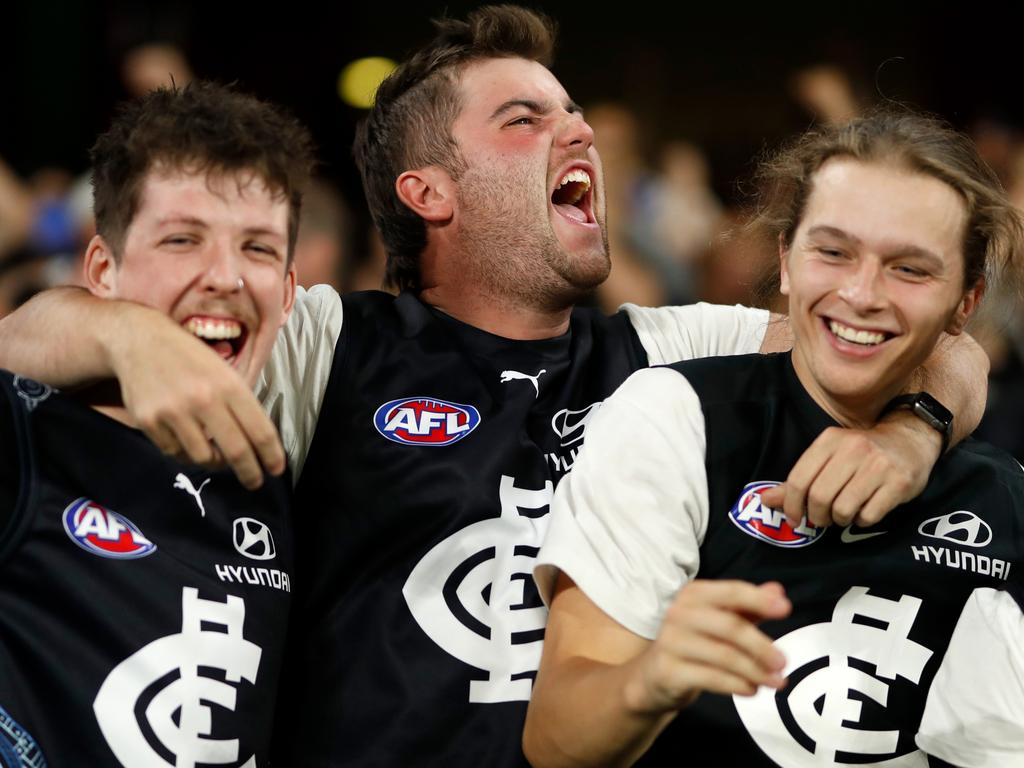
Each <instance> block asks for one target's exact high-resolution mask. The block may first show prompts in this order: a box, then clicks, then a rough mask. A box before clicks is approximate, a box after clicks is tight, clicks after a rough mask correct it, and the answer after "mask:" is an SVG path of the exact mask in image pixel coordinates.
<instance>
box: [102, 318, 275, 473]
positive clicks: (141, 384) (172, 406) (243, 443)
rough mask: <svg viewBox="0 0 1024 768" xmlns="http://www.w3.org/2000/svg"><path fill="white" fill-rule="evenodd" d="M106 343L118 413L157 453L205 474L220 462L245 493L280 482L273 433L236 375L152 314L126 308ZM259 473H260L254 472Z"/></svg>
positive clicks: (171, 324) (169, 322)
mask: <svg viewBox="0 0 1024 768" xmlns="http://www.w3.org/2000/svg"><path fill="white" fill-rule="evenodd" d="M123 323H124V326H123V329H122V330H121V332H119V333H116V334H114V336H115V337H116V338H114V339H112V340H111V341H110V342H109V345H108V348H109V355H110V365H111V367H112V369H113V370H114V372H115V374H116V376H117V378H118V380H119V381H120V384H121V394H122V398H123V400H124V405H125V408H127V410H128V413H129V414H130V415H131V416H132V418H133V419H134V421H135V423H136V424H137V425H138V427H139V429H141V430H142V431H143V432H145V433H146V435H148V436H149V438H150V439H151V440H152V441H153V442H154V443H155V444H156V445H157V447H159V448H160V450H161V451H163V452H164V453H166V454H168V455H170V456H173V457H175V458H177V459H179V460H182V461H189V462H192V463H195V464H201V465H204V466H208V467H215V466H220V465H223V463H224V462H226V463H227V464H228V465H229V466H230V467H231V469H232V470H233V471H234V473H235V474H236V475H237V476H238V480H239V482H241V483H242V485H244V486H245V487H246V488H250V489H252V488H258V487H259V486H260V485H261V484H262V483H263V468H264V467H265V468H266V470H267V471H268V472H270V473H271V474H275V475H277V474H280V473H281V472H283V471H284V468H285V456H284V449H283V448H282V447H281V441H280V438H279V437H278V434H277V430H276V429H275V428H274V425H273V424H272V423H271V421H270V419H269V418H268V417H267V415H266V413H264V411H263V409H262V408H261V407H260V404H259V402H258V401H257V400H256V397H255V396H254V395H253V393H252V389H251V388H250V387H249V385H248V384H247V383H246V382H245V381H244V380H243V379H242V377H241V376H239V375H238V373H237V372H236V371H235V370H234V369H232V368H231V367H229V366H228V365H226V364H225V363H224V361H223V360H222V359H221V358H220V357H219V356H218V355H217V354H216V353H215V352H213V350H211V349H210V348H209V347H207V346H206V345H205V344H203V343H202V342H201V341H199V340H198V339H196V338H195V337H193V336H192V335H191V334H189V333H187V332H185V331H183V330H182V329H181V328H180V327H179V326H178V325H177V324H176V323H174V322H173V321H172V320H170V319H169V318H167V317H166V316H164V315H163V314H161V313H159V312H155V311H153V310H150V309H148V308H145V307H138V306H134V307H131V308H126V309H125V310H124V316H123ZM261 465H262V466H261Z"/></svg>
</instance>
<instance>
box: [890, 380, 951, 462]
mask: <svg viewBox="0 0 1024 768" xmlns="http://www.w3.org/2000/svg"><path fill="white" fill-rule="evenodd" d="M897 408H909V409H910V411H911V412H912V413H913V414H914V415H915V416H917V418H919V419H921V421H923V422H924V423H925V424H927V425H928V426H930V427H931V428H932V429H935V430H937V431H938V433H939V434H940V435H942V453H945V452H946V449H947V448H949V438H950V437H951V436H952V435H953V414H952V413H951V412H950V410H949V408H947V407H946V406H944V405H943V404H942V403H940V402H939V401H938V400H936V399H935V398H934V397H932V396H931V395H929V394H928V393H927V392H913V393H911V394H909V395H899V396H897V397H894V398H893V399H892V400H890V401H889V404H888V405H886V406H885V409H884V410H883V411H882V415H883V416H884V415H885V414H887V413H888V412H889V411H893V410H896V409H897ZM940 455H941V454H940Z"/></svg>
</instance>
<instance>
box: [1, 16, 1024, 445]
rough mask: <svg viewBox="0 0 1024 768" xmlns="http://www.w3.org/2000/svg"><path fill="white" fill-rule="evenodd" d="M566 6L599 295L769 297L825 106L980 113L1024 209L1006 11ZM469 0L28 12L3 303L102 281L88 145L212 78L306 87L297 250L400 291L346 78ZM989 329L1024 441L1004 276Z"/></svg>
mask: <svg viewBox="0 0 1024 768" xmlns="http://www.w3.org/2000/svg"><path fill="white" fill-rule="evenodd" d="M525 4H528V5H530V6H531V7H534V8H538V9H540V10H543V11H545V12H546V13H548V14H549V15H551V16H553V17H554V18H556V19H557V20H558V21H559V23H560V26H561V36H560V46H559V52H558V56H557V59H556V62H555V67H554V70H555V73H556V74H557V75H558V77H559V78H560V79H561V81H562V82H563V84H564V85H565V86H566V88H567V89H568V91H569V93H570V95H572V97H573V98H574V99H575V100H576V101H577V102H579V103H581V104H582V105H583V106H584V109H585V115H586V118H587V120H588V122H590V124H591V125H592V126H593V128H594V130H595V133H596V136H597V144H598V147H599V150H600V153H601V156H602V159H603V161H604V167H605V174H606V183H607V188H608V201H609V238H610V243H611V247H612V255H613V264H614V266H613V270H612V275H611V278H610V279H609V280H608V282H607V283H606V285H604V286H603V287H602V289H601V290H600V292H599V293H598V295H597V296H596V297H595V301H596V302H597V303H598V304H599V305H601V306H602V307H603V308H605V309H607V310H609V311H612V310H614V309H615V308H616V307H617V306H618V305H619V304H621V303H622V302H624V301H633V302H637V303H640V304H647V305H659V304H665V303H686V302H691V301H698V300H702V301H713V302H720V303H734V302H741V303H751V302H752V301H754V298H755V295H756V293H757V289H758V287H759V283H760V281H761V280H762V279H763V275H764V270H765V265H766V260H768V259H771V258H773V255H774V254H773V253H772V248H771V247H770V245H769V244H765V243H761V242H758V241H757V240H756V238H754V237H753V236H752V235H751V234H749V233H748V232H747V231H746V230H744V228H743V223H744V221H745V220H746V218H747V216H748V215H749V205H750V203H751V199H750V176H751V172H752V171H753V169H754V167H755V165H756V162H757V159H758V157H759V156H760V155H762V154H763V153H764V152H765V151H767V150H770V149H771V148H772V147H775V146H778V145H779V144H780V143H781V142H783V141H785V140H786V139H787V138H789V137H791V136H793V135H795V134H796V133H798V132H800V131H801V130H803V129H804V128H806V127H807V126H809V125H811V124H813V123H814V122H815V121H828V122H834V121H842V120H845V119H848V118H849V117H852V116H854V115H856V114H858V113H859V112H861V111H863V110H865V109H870V108H871V107H872V106H874V105H876V104H879V103H883V102H887V101H891V102H898V103H901V104H906V105H909V106H912V107H915V108H918V109H923V110H926V111H929V112H932V113H935V114H938V115H940V116H942V117H944V118H945V119H947V120H949V121H950V122H951V123H953V124H954V125H955V126H957V127H958V128H961V129H963V130H966V131H968V132H969V133H970V134H971V135H972V136H973V137H974V139H975V141H976V142H977V144H978V146H979V148H980V150H981V152H982V155H983V156H984V158H985V159H986V160H987V161H988V163H989V164H990V165H991V166H992V168H993V169H994V170H995V171H996V173H997V174H998V175H999V176H1000V178H1001V179H1002V181H1003V183H1004V185H1005V186H1006V188H1007V189H1008V191H1009V193H1010V195H1011V197H1012V198H1013V199H1014V200H1015V201H1017V202H1018V203H1019V204H1020V205H1022V206H1024V131H1022V128H1024V98H1022V97H1021V96H1020V95H1019V88H1018V87H1017V84H1018V79H1019V77H1020V75H1019V74H1018V73H1019V70H1020V68H1019V58H1020V33H1019V32H1018V31H1017V30H1016V29H1015V28H1014V25H1013V23H1012V22H1011V21H1010V19H1009V18H1008V17H1007V18H1003V14H1004V13H1007V12H1005V11H1004V10H1002V8H999V7H996V6H992V7H987V6H984V5H976V6H972V7H970V8H966V7H951V8H947V9H939V8H936V7H934V6H933V7H926V6H924V5H912V4H901V5H896V4H887V5H883V4H880V3H879V4H876V5H872V4H870V3H868V4H865V3H860V4H841V3H836V4H830V5H827V6H826V5H824V4H822V3H816V4H812V3H807V4H804V5H789V6H787V7H784V8H783V7H780V6H778V5H775V4H770V5H768V6H765V7H761V8H752V9H751V8H740V7H739V6H738V5H736V4H728V3H723V4H720V5H714V4H711V3H708V4H696V5H685V6H684V5H683V4H678V5H670V4H668V3H666V2H664V0H661V2H648V0H633V1H632V2H628V3H614V4H600V5H594V6H591V7H587V6H586V5H585V4H580V3H570V2H532V3H525ZM475 5H477V3H469V2H454V1H453V2H430V1H425V2H415V3H412V2H409V3H402V2H391V3H351V2H340V3H335V4H333V5H327V6H322V5H320V4H314V3H312V2H305V0H295V1H293V2H289V3H283V4H281V5H280V6H279V7H277V8H274V7H273V6H271V5H262V6H255V5H249V4H240V3H228V2H223V3H202V4H201V3H199V2H175V3H170V2H149V3H136V2H126V1H125V0H116V1H115V0H108V1H107V2H65V1H64V0H57V1H56V2H54V3H50V4H45V5H44V4H26V3H23V4H18V6H17V7H8V8H7V9H5V13H4V16H5V17H6V21H5V24H4V25H3V27H0V35H2V36H3V38H4V45H3V46H0V67H2V70H3V71H4V72H5V73H6V77H5V78H4V83H5V88H4V96H3V99H2V101H0V104H2V105H3V106H2V107H0V115H2V119H0V317H2V316H3V315H4V314H6V313H7V312H9V311H11V310H12V309H13V308H14V307H16V306H18V305H19V304H20V303H22V302H24V301H26V300H27V299H28V298H29V297H31V296H32V295H33V294H34V293H35V292H37V291H39V290H41V289H43V288H45V287H47V286H50V285H57V284H66V283H75V282H76V281H77V280H78V271H79V266H80V265H79V257H80V255H81V253H82V251H83V247H84V245H85V243H87V242H88V239H89V237H90V236H91V235H92V234H93V224H92V213H91V204H92V200H91V190H90V187H89V174H88V155H87V152H88V148H89V146H90V145H91V143H92V141H93V139H94V138H95V136H96V134H97V133H98V132H100V131H102V130H103V129H104V128H105V127H106V125H107V123H108V121H109V119H110V115H111V112H112V110H113V108H114V105H115V104H116V103H117V102H118V101H120V100H122V99H125V98H128V97H131V96H133V95H138V94H140V93H143V92H145V91H146V90H147V89H149V88H152V87H155V86H158V85H164V84H168V83H170V82H171V81H172V80H173V82H174V83H176V84H178V85H182V84H184V83H186V82H188V80H189V79H191V78H192V77H202V78H208V79H215V80H219V81H222V82H235V83H238V84H239V85H240V86H241V87H242V88H243V89H244V90H247V91H249V92H251V93H254V94H256V95H259V96H262V97H265V98H268V99H272V100H274V101H277V102H280V103H283V104H286V105H288V106H289V107H290V108H291V109H292V110H293V111H294V112H295V114H296V115H297V116H298V117H299V118H301V119H302V120H303V121H304V122H305V123H306V124H307V125H309V126H310V127H311V129H312V131H313V133H314V136H315V138H316V140H317V143H318V145H319V148H320V154H321V158H322V166H321V168H320V178H319V179H318V180H317V182H316V185H315V188H314V189H313V190H312V192H311V193H310V194H309V195H308V197H307V199H306V203H305V207H304V212H303V223H302V229H301V232H300V240H299V244H298V249H297V254H296V261H297V265H298V269H299V278H300V282H301V283H302V284H304V285H311V284H314V283H331V284H333V285H335V286H336V287H338V288H339V289H341V290H360V289H366V288H379V287H380V286H381V281H382V275H383V258H384V257H383V253H382V250H381V248H380V245H379V242H378V241H377V239H376V237H375V235H374V233H373V230H372V226H371V225H370V223H369V220H368V215H367V213H366V208H365V204H364V202H363V199H362V193H361V189H360V184H359V179H358V174H357V173H356V171H355V168H354V166H353V163H352V161H351V159H350V147H351V142H352V137H353V133H354V129H355V125H356V123H357V122H358V120H359V119H360V118H361V116H362V114H363V112H362V110H361V109H359V108H358V107H355V106H352V105H350V104H348V103H346V102H345V101H344V100H343V99H342V98H341V96H340V94H339V85H338V83H339V75H340V74H341V72H342V71H343V70H344V68H345V67H346V65H348V64H349V63H350V62H352V61H354V60H356V59H359V58H361V57H367V56H383V57H389V58H391V59H401V58H402V57H403V55H404V54H405V52H406V51H408V50H409V49H410V48H412V47H413V46H414V45H415V44H416V43H417V42H419V41H421V40H423V39H424V38H426V37H427V36H429V34H430V25H429V19H430V18H432V17H436V16H439V15H442V14H443V13H445V12H447V13H448V14H449V15H453V16H461V15H463V14H464V13H465V12H466V11H467V10H469V9H470V8H472V7H474V6H475ZM986 305H987V306H986V311H985V313H984V316H983V317H982V318H980V319H979V321H978V322H976V323H975V324H974V326H973V328H972V333H973V334H974V335H975V337H976V338H977V339H978V340H979V341H980V342H981V343H982V344H983V346H984V347H985V349H986V351H987V352H988V353H989V356H990V358H991V361H992V374H991V378H990V391H989V408H988V412H987V413H986V418H985V421H984V422H983V424H982V426H981V428H980V430H979V432H980V433H981V436H983V437H984V438H985V439H988V440H990V441H992V442H994V443H996V444H998V445H1000V446H1002V447H1004V448H1005V449H1007V450H1008V451H1010V452H1011V453H1013V454H1014V455H1015V456H1016V458H1017V459H1018V460H1024V318H1022V313H1020V312H1019V311H1018V310H1019V304H1018V303H1017V302H1016V301H1015V297H1013V296H1010V295H1008V293H1007V292H1006V291H1002V290H1000V288H999V286H998V285H997V286H993V287H992V288H991V289H990V291H989V295H988V298H987V299H986Z"/></svg>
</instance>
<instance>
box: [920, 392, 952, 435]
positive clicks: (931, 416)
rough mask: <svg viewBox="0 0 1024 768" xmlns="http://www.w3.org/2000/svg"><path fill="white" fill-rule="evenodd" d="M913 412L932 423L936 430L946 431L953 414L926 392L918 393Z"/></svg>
mask: <svg viewBox="0 0 1024 768" xmlns="http://www.w3.org/2000/svg"><path fill="white" fill-rule="evenodd" d="M914 410H915V411H917V412H918V413H919V414H920V415H921V416H924V417H925V418H926V419H927V420H929V421H934V422H935V426H936V428H937V429H942V430H945V429H948V428H949V426H950V425H951V424H952V423H953V414H952V413H950V411H949V409H948V408H946V406H944V405H943V404H942V403H940V402H939V401H938V400H936V399H935V398H934V397H932V396H931V395H929V394H928V393H927V392H919V393H918V394H917V395H916V396H915V398H914Z"/></svg>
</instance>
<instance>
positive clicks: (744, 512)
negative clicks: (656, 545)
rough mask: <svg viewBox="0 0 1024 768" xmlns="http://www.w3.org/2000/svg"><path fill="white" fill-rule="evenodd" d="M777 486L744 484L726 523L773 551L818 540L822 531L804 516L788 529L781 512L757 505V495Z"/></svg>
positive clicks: (774, 483) (759, 496) (764, 481)
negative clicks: (731, 523) (730, 523)
mask: <svg viewBox="0 0 1024 768" xmlns="http://www.w3.org/2000/svg"><path fill="white" fill-rule="evenodd" d="M777 485H781V483H777V482H775V481H773V480H758V481H756V482H753V483H747V484H746V485H745V486H744V487H743V493H741V494H740V497H739V499H738V500H737V501H736V503H735V504H733V505H732V509H730V510H729V519H730V520H732V522H733V523H734V524H735V525H736V527H738V528H739V529H740V530H741V531H743V532H744V533H746V534H748V535H750V536H753V537H754V538H755V539H761V541H766V542H768V543H769V544H774V545H775V546H776V547H789V548H796V547H806V546H807V545H808V544H813V543H814V542H816V541H817V540H818V539H819V538H820V537H821V534H822V532H823V531H824V530H825V529H824V528H815V527H814V526H813V525H811V524H810V523H808V522H807V516H806V515H805V516H804V517H803V518H801V520H800V524H799V525H797V526H796V527H794V526H792V525H790V523H789V521H788V520H787V519H786V515H785V514H784V513H783V511H782V510H781V509H772V508H771V507H769V506H767V505H766V504H763V503H762V502H761V493H762V492H763V491H767V490H768V489H769V488H774V487H775V486H777Z"/></svg>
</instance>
